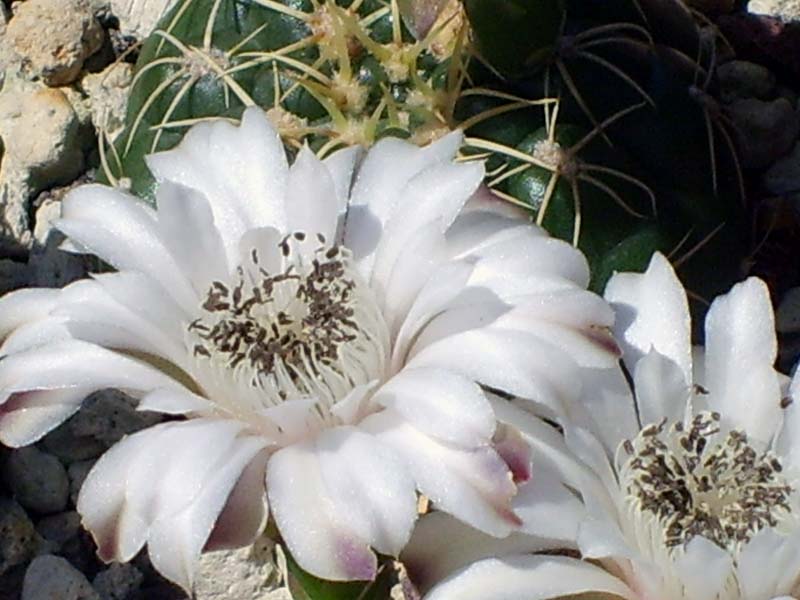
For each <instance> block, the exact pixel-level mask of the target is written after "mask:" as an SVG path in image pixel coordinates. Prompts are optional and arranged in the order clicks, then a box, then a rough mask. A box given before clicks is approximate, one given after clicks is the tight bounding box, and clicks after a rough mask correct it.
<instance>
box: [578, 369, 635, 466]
mask: <svg viewBox="0 0 800 600" xmlns="http://www.w3.org/2000/svg"><path fill="white" fill-rule="evenodd" d="M581 378H582V379H583V393H582V394H581V399H580V402H579V403H578V404H577V406H575V407H574V412H572V413H571V414H570V415H569V419H570V420H571V421H572V422H574V423H575V425H577V426H579V427H583V428H584V429H586V430H588V431H590V432H592V433H593V434H594V435H595V436H596V437H597V438H598V439H599V440H600V441H601V442H602V443H603V447H604V448H605V449H606V453H607V454H609V455H613V454H614V452H615V451H616V449H617V448H618V447H619V445H620V444H621V443H622V441H623V440H630V439H633V438H634V437H635V436H636V435H637V434H638V433H639V429H640V428H639V422H638V420H637V414H636V404H635V402H634V399H633V394H632V393H631V389H630V386H629V385H628V380H627V379H626V378H625V375H624V374H623V372H622V369H621V368H620V367H619V366H617V367H615V368H613V369H583V370H582V371H581Z"/></svg>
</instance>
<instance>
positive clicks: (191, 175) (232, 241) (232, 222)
mask: <svg viewBox="0 0 800 600" xmlns="http://www.w3.org/2000/svg"><path fill="white" fill-rule="evenodd" d="M147 166H148V167H149V168H150V170H151V171H152V172H153V174H154V175H155V177H156V179H158V180H168V181H172V182H174V183H179V184H181V185H185V186H187V187H191V188H194V189H196V190H198V191H200V192H201V193H203V194H204V195H205V196H206V198H208V201H209V203H210V205H211V210H212V212H213V213H214V221H215V222H216V225H217V227H218V228H219V230H220V233H221V235H222V238H223V241H224V243H225V248H226V252H227V255H228V262H229V264H233V263H234V262H235V257H236V244H237V243H238V241H239V238H240V237H241V236H242V234H243V233H244V232H245V231H247V230H248V229H253V228H254V227H267V226H269V227H276V228H277V229H279V230H281V231H284V230H285V229H286V210H285V206H284V202H285V194H286V180H287V175H288V166H287V163H286V153H285V152H284V149H283V145H282V144H281V141H280V139H279V137H278V134H277V133H276V132H275V130H274V129H273V127H272V125H270V123H269V121H268V120H267V118H266V116H265V115H264V112H263V111H262V110H261V109H259V108H256V107H253V108H250V109H247V110H245V112H244V115H243V116H242V122H241V125H240V126H239V127H236V126H234V125H232V124H230V123H228V122H227V121H222V120H220V121H215V122H213V123H200V124H198V125H195V126H194V127H192V128H191V129H190V130H189V131H188V132H187V134H186V135H185V136H184V138H183V140H182V141H181V143H180V144H179V145H178V146H177V147H176V148H174V149H172V150H169V151H167V152H160V153H158V154H151V155H150V156H148V157H147Z"/></svg>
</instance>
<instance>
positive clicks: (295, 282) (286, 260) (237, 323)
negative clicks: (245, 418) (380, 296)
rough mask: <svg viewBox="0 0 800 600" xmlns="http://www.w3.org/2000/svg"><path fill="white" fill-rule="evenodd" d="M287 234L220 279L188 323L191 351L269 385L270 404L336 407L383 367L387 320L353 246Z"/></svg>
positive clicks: (254, 383)
mask: <svg viewBox="0 0 800 600" xmlns="http://www.w3.org/2000/svg"><path fill="white" fill-rule="evenodd" d="M317 241H318V242H319V243H318V245H317V246H316V248H313V249H312V250H308V249H307V248H305V247H304V246H307V245H308V244H309V242H310V241H309V239H308V237H307V236H306V234H305V233H303V232H296V233H293V234H291V235H289V236H286V237H285V238H284V239H283V240H282V241H281V242H280V243H279V244H278V245H277V247H276V254H275V256H271V257H269V259H268V260H267V262H269V263H271V267H270V266H267V264H266V263H264V262H262V261H261V260H260V258H261V257H259V255H258V252H257V251H256V250H253V251H252V252H251V254H250V260H251V263H252V264H249V265H245V266H243V267H240V268H239V270H238V271H237V274H236V277H235V278H234V279H233V281H231V282H228V283H227V284H226V283H223V282H221V281H214V282H213V283H212V284H211V286H210V287H209V289H208V292H207V294H206V298H205V301H204V302H203V305H202V316H200V317H199V318H197V319H195V320H194V321H193V322H192V323H191V324H189V326H188V331H189V333H190V336H191V338H192V344H193V346H192V347H193V352H194V355H195V356H196V357H198V359H206V360H208V361H210V362H212V363H214V364H215V365H216V366H220V367H222V368H224V369H227V370H229V371H232V372H233V373H234V374H235V375H236V376H237V378H242V377H243V378H244V380H245V381H246V382H247V383H248V384H249V385H250V386H252V387H254V388H256V389H258V390H260V391H262V392H263V400H262V401H263V403H264V406H265V407H269V406H277V405H278V404H280V403H282V402H284V401H286V400H292V399H297V398H309V397H312V398H316V399H317V400H318V404H319V405H321V406H327V407H330V406H331V405H332V404H334V403H335V402H336V401H337V400H339V399H341V398H342V397H344V396H345V395H346V394H347V393H348V392H349V391H350V390H352V389H353V388H354V387H355V386H357V385H362V384H366V383H368V382H369V381H371V380H372V379H375V378H378V377H380V376H381V374H382V373H383V365H384V361H385V355H386V352H385V350H384V348H385V343H386V333H385V325H384V324H383V318H382V316H381V313H380V310H379V308H378V306H377V305H376V303H375V300H374V298H373V295H372V293H371V291H370V290H369V288H368V287H367V286H366V284H364V283H363V282H362V281H361V280H360V278H359V277H358V275H357V273H356V271H355V269H354V268H353V267H352V264H351V257H350V253H349V251H348V250H346V249H344V248H341V247H339V246H330V245H326V244H325V239H324V238H323V237H322V236H318V238H317Z"/></svg>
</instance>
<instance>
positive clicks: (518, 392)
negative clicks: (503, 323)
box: [408, 328, 581, 414]
mask: <svg viewBox="0 0 800 600" xmlns="http://www.w3.org/2000/svg"><path fill="white" fill-rule="evenodd" d="M408 366H409V367H438V368H444V369H450V370H452V371H455V372H456V373H460V374H462V375H464V376H466V377H469V378H471V379H474V380H475V381H477V382H478V383H482V384H483V385H486V386H489V387H492V388H495V389H499V390H502V391H504V392H507V393H509V394H511V395H513V396H519V397H521V398H526V399H529V400H533V401H535V402H538V403H540V404H542V405H545V406H547V407H549V408H550V409H551V410H553V411H554V412H555V413H557V414H560V413H562V412H563V411H564V404H565V403H571V402H573V401H574V400H575V399H577V398H578V396H579V394H580V391H581V380H580V375H579V372H578V368H577V366H576V365H575V363H574V362H573V361H572V359H571V358H570V357H569V356H568V355H567V354H565V353H564V352H562V351H561V350H559V349H558V348H555V347H554V346H550V345H547V344H543V343H541V341H540V340H538V338H535V337H533V336H528V335H525V334H522V333H520V332H518V331H508V330H503V329H491V328H484V329H479V330H471V331H465V332H463V333H459V334H457V335H454V336H451V337H448V338H445V339H443V340H440V341H438V342H435V343H433V344H431V345H430V346H427V347H425V348H422V349H420V350H419V351H418V352H417V354H416V355H415V356H413V358H412V359H411V361H410V362H409V363H408Z"/></svg>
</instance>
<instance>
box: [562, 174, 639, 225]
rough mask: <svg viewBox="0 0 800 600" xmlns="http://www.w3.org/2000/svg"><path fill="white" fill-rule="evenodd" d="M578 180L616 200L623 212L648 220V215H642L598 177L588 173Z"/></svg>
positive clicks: (579, 176)
mask: <svg viewBox="0 0 800 600" xmlns="http://www.w3.org/2000/svg"><path fill="white" fill-rule="evenodd" d="M577 178H578V180H580V181H583V182H585V183H588V184H589V185H593V186H594V187H596V188H597V189H599V190H601V191H603V192H605V193H606V194H608V196H609V197H611V199H612V200H614V202H616V203H617V205H619V207H620V208H622V210H624V211H625V212H626V213H628V214H629V215H631V216H633V217H637V218H639V219H646V218H647V215H645V214H642V213H640V212H639V211H638V210H635V209H634V208H632V207H631V206H630V205H629V204H628V203H627V202H625V201H624V200H623V199H622V197H621V196H620V195H619V194H618V193H617V192H615V191H614V190H613V189H612V188H611V187H610V186H608V185H606V184H605V183H603V182H602V181H600V180H599V179H597V178H596V177H592V176H591V175H587V174H586V173H581V174H579V175H578V176H577Z"/></svg>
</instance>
